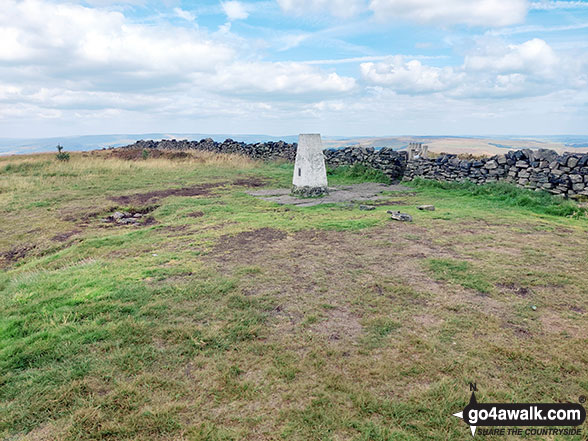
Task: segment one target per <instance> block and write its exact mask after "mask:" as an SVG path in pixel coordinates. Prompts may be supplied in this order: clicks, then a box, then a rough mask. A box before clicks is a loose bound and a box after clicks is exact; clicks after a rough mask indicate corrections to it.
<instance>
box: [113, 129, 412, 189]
mask: <svg viewBox="0 0 588 441" xmlns="http://www.w3.org/2000/svg"><path fill="white" fill-rule="evenodd" d="M297 147H298V145H297V144H296V143H292V144H289V143H286V142H283V141H278V142H262V143H256V144H246V143H244V142H237V141H234V140H232V139H227V140H225V141H224V142H222V143H221V142H215V141H213V140H212V139H211V138H207V139H202V140H200V141H185V140H180V141H178V140H175V139H171V140H162V141H143V140H141V141H137V142H136V143H135V144H131V145H128V146H126V147H123V148H135V149H166V150H190V149H195V150H206V151H211V152H217V153H237V154H240V155H245V156H248V157H250V158H254V159H263V160H272V159H285V160H288V161H294V160H295V158H296V148H297ZM323 153H324V155H325V162H326V164H327V165H329V166H331V167H337V166H341V165H353V164H358V163H363V164H365V165H368V166H370V167H373V168H376V169H378V170H382V171H383V172H384V173H385V174H386V175H388V176H389V177H390V179H391V180H392V181H399V180H400V179H402V177H403V176H404V170H405V168H406V162H407V157H408V156H407V153H406V152H397V151H395V150H393V149H391V148H382V149H380V150H375V149H374V148H372V147H365V148H364V147H345V148H341V149H327V150H324V152H323Z"/></svg>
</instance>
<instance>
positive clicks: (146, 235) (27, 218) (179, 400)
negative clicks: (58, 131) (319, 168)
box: [0, 152, 588, 441]
mask: <svg viewBox="0 0 588 441" xmlns="http://www.w3.org/2000/svg"><path fill="white" fill-rule="evenodd" d="M107 155H108V152H100V153H96V154H94V155H87V156H83V154H81V153H72V155H71V160H70V161H69V162H67V163H62V162H58V161H56V160H55V159H54V157H53V155H35V156H27V157H14V158H5V157H3V158H0V188H1V189H2V192H0V217H1V218H2V225H1V226H0V228H1V229H2V235H0V253H2V254H0V256H1V257H0V265H2V270H1V271H0V438H2V439H10V440H28V439H31V440H39V439H41V440H51V441H54V440H59V441H61V440H67V441H74V440H76V441H77V440H149V441H151V440H176V439H177V440H182V439H185V440H190V441H192V440H243V439H268V440H269V439H272V440H279V439H292V440H330V439H331V440H357V441H360V440H431V441H432V440H438V439H470V438H471V436H470V435H469V431H468V428H467V427H466V426H465V425H463V423H461V422H460V421H459V420H458V419H456V418H454V417H451V414H452V413H455V412H457V411H459V410H461V409H462V408H463V407H464V406H465V404H467V401H468V396H469V393H468V392H469V391H468V383H469V382H477V383H478V387H479V388H480V394H479V400H480V401H483V402H492V401H507V402H512V401H518V402H537V401H539V402H548V401H561V400H571V401H573V400H576V399H577V397H578V396H579V395H586V394H588V390H587V387H588V376H587V372H588V369H586V368H587V367H588V359H587V358H586V351H585V347H586V343H587V342H586V336H585V332H583V331H584V330H585V329H586V327H587V326H588V323H587V318H586V317H587V316H586V311H588V303H587V300H586V299H587V298H588V297H587V296H588V291H587V290H586V283H585V280H586V278H587V277H588V267H587V266H586V264H585V263H586V256H587V254H586V250H587V249H588V235H587V234H586V233H587V232H588V222H587V221H586V219H585V218H584V217H582V216H580V215H577V214H576V215H573V214H574V213H575V211H577V210H579V209H578V208H577V206H576V205H574V204H573V203H572V202H561V201H559V200H557V199H541V198H543V197H544V196H541V195H537V194H535V193H530V192H527V191H522V190H521V191H519V190H516V191H515V190H511V189H508V188H494V187H493V189H488V188H484V187H470V186H467V185H464V186H451V187H448V188H442V187H440V186H438V185H436V184H430V183H423V182H415V184H414V186H415V190H414V191H411V192H408V193H390V194H387V195H386V200H385V201H384V202H383V203H384V204H390V206H387V205H378V206H377V207H376V209H375V210H373V211H360V210H358V209H357V208H356V207H350V206H338V205H335V204H328V205H327V204H326V205H321V206H315V207H308V208H305V207H288V206H278V205H276V204H273V203H271V202H267V201H263V200H260V199H257V198H254V197H252V196H249V195H248V194H247V193H246V192H247V191H248V190H250V189H249V188H246V187H244V186H239V185H235V184H234V182H235V181H236V180H239V179H249V178H252V177H255V178H263V179H264V180H265V182H266V185H267V186H268V187H288V186H289V184H290V182H291V176H292V172H293V168H292V165H291V164H285V163H255V162H252V161H247V160H245V159H243V158H239V157H230V156H222V155H221V156H215V155H205V154H203V155H202V156H199V154H196V153H195V155H196V156H194V158H192V159H189V160H187V161H169V160H164V159H152V158H147V159H144V160H143V159H142V160H140V161H135V162H128V161H122V160H118V159H112V158H108V157H107ZM380 178H381V176H380V177H378V176H375V175H373V174H372V172H371V171H369V170H361V169H358V168H355V169H354V170H349V169H345V168H342V169H340V170H339V169H338V170H336V171H335V172H334V174H331V175H330V176H329V179H330V183H332V184H349V183H354V182H365V181H366V180H368V181H369V180H372V179H375V180H380ZM221 182H222V185H218V186H216V187H214V188H212V189H211V191H210V192H209V193H208V194H204V195H200V196H191V197H181V196H170V197H166V198H161V199H158V200H150V201H148V202H146V203H145V204H141V203H138V204H134V203H133V204H131V205H134V206H133V207H131V206H130V205H126V204H124V207H126V208H127V209H130V208H132V209H133V210H137V211H140V210H142V209H143V208H145V207H149V208H150V209H153V210H152V211H150V213H149V215H150V216H153V218H154V220H155V223H154V224H151V225H147V226H119V225H112V224H106V223H104V222H101V221H100V219H101V218H103V217H105V216H106V215H108V214H109V213H111V212H112V211H113V210H117V209H121V205H122V204H119V203H117V202H116V201H114V200H112V199H111V198H114V197H117V196H121V195H133V194H136V193H144V192H149V191H153V190H161V189H169V188H181V187H190V186H196V185H202V184H204V183H221ZM410 185H412V184H410ZM526 197H528V198H530V200H531V201H532V203H524V202H522V201H524V200H526V199H525V198H526ZM535 198H540V199H535ZM421 204H434V205H435V206H436V211H433V212H421V211H418V210H417V208H416V207H417V206H418V205H421ZM542 204H543V205H542ZM569 206H571V207H573V210H572V212H570V211H566V210H567V208H565V207H569ZM124 207H123V208H124ZM391 207H394V209H399V210H401V211H403V212H407V213H410V214H411V215H412V216H413V217H414V222H412V223H397V222H393V221H391V220H389V219H388V216H387V215H386V210H387V209H390V208H391ZM574 210H575V211H574ZM194 213H198V215H197V216H191V214H194ZM570 214H572V216H571V217H569V216H570ZM66 233H67V234H66ZM70 233H71V234H70ZM64 234H65V236H67V237H66V238H65V239H63V238H62V237H64ZM19 250H20V251H19ZM9 255H10V256H17V257H15V258H14V260H10V259H7V257H6V256H9ZM530 305H537V306H538V308H537V310H536V311H534V310H532V309H531V308H530ZM489 439H492V438H489ZM506 439H508V437H507V438H506ZM510 439H515V438H512V437H511V438H510ZM530 439H532V438H530ZM569 439H571V440H579V439H581V438H579V437H576V438H573V437H570V438H569Z"/></svg>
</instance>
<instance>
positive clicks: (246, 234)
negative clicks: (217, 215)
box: [213, 227, 287, 256]
mask: <svg viewBox="0 0 588 441" xmlns="http://www.w3.org/2000/svg"><path fill="white" fill-rule="evenodd" d="M286 236H287V233H286V232H284V231H281V230H276V229H275V228H267V227H266V228H260V229H257V230H252V231H243V232H241V233H237V234H234V235H223V236H221V237H220V238H219V240H218V243H217V244H216V246H215V247H214V250H213V254H214V255H216V256H223V255H226V254H229V255H230V254H233V253H234V252H235V251H236V250H246V252H248V253H251V254H253V253H255V252H256V251H263V248H264V246H265V245H267V244H271V243H273V242H275V241H279V240H282V239H284V238H285V237H286Z"/></svg>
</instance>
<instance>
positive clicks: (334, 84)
mask: <svg viewBox="0 0 588 441" xmlns="http://www.w3.org/2000/svg"><path fill="white" fill-rule="evenodd" d="M214 83H215V84H216V86H217V87H218V88H219V89H221V90H224V91H230V92H232V93H236V94H245V95H251V94H259V93H279V94H287V95H304V94H314V93H317V92H320V93H345V92H349V91H351V90H352V89H353V88H354V87H355V79H353V78H351V77H343V76H340V75H338V74H337V73H334V72H332V73H327V72H323V71H321V70H319V69H317V68H315V67H313V66H309V65H307V64H304V63H268V62H265V63H264V62H250V63H246V62H239V63H234V64H232V65H230V66H226V67H225V68H223V69H222V70H220V71H219V72H218V75H217V76H216V77H215V79H214Z"/></svg>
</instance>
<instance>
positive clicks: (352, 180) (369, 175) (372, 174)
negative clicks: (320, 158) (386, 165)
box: [327, 164, 390, 184]
mask: <svg viewBox="0 0 588 441" xmlns="http://www.w3.org/2000/svg"><path fill="white" fill-rule="evenodd" d="M327 177H328V179H329V182H330V183H333V184H358V183H361V182H381V183H384V184H389V183H390V178H389V177H388V176H387V175H386V174H384V173H383V172H382V171H381V170H377V169H374V168H371V167H368V166H366V165H364V164H354V165H344V166H340V167H335V168H330V167H329V168H328V169H327Z"/></svg>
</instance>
